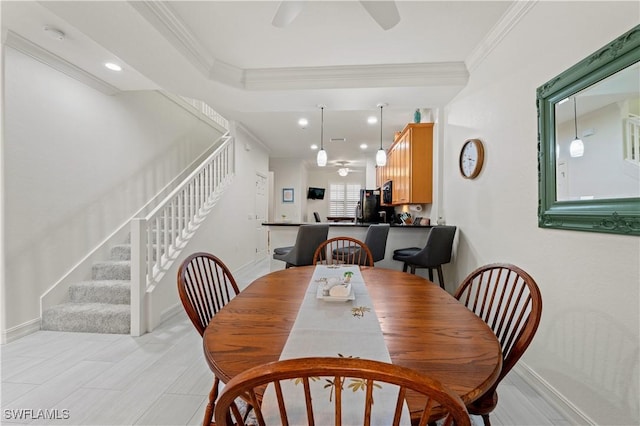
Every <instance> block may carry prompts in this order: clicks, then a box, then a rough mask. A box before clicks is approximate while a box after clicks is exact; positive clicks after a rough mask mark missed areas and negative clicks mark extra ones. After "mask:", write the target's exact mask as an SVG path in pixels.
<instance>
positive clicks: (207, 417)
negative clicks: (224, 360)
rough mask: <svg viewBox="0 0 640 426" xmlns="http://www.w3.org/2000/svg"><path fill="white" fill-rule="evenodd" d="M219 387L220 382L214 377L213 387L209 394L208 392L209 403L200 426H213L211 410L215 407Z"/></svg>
mask: <svg viewBox="0 0 640 426" xmlns="http://www.w3.org/2000/svg"><path fill="white" fill-rule="evenodd" d="M219 385H220V380H219V379H218V377H216V376H214V379H213V387H212V388H211V392H209V403H208V404H207V408H206V409H205V411H204V421H203V422H202V426H215V423H214V421H213V408H214V407H215V403H216V399H218V386H219Z"/></svg>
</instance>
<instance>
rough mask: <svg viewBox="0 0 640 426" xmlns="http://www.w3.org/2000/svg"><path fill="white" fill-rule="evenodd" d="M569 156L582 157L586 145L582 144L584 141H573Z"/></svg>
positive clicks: (576, 139)
mask: <svg viewBox="0 0 640 426" xmlns="http://www.w3.org/2000/svg"><path fill="white" fill-rule="evenodd" d="M569 155H571V156H572V157H582V156H583V155H584V143H582V140H580V139H578V138H575V139H574V140H572V141H571V145H569Z"/></svg>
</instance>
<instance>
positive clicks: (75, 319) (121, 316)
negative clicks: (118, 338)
mask: <svg viewBox="0 0 640 426" xmlns="http://www.w3.org/2000/svg"><path fill="white" fill-rule="evenodd" d="M42 329H43V330H51V331H74V332H84V333H110V334H129V333H130V331H131V306H129V305H115V304H107V303H63V304H61V305H56V306H52V307H51V308H49V309H47V310H45V311H44V312H43V315H42Z"/></svg>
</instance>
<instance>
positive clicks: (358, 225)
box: [262, 222, 433, 229]
mask: <svg viewBox="0 0 640 426" xmlns="http://www.w3.org/2000/svg"><path fill="white" fill-rule="evenodd" d="M319 223H324V224H327V225H329V227H334V226H338V227H345V226H346V227H360V228H368V227H369V225H374V224H373V223H353V222H263V223H262V226H300V225H316V224H319ZM431 227H433V225H401V224H398V223H394V224H391V228H408V229H416V228H431Z"/></svg>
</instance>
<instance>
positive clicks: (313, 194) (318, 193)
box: [307, 186, 324, 200]
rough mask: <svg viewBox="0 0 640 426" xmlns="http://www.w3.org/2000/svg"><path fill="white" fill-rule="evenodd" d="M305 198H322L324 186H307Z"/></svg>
mask: <svg viewBox="0 0 640 426" xmlns="http://www.w3.org/2000/svg"><path fill="white" fill-rule="evenodd" d="M307 199H309V200H323V199H324V188H314V187H312V186H310V187H309V191H308V192H307Z"/></svg>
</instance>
